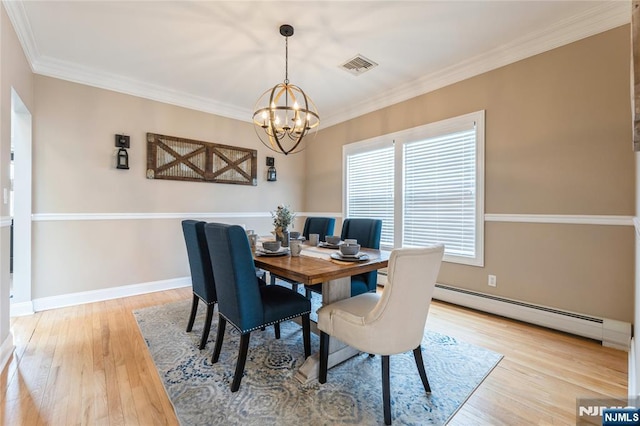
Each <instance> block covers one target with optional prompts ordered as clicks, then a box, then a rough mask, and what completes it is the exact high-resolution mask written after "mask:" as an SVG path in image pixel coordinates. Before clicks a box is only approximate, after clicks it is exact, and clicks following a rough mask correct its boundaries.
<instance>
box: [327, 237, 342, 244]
mask: <svg viewBox="0 0 640 426" xmlns="http://www.w3.org/2000/svg"><path fill="white" fill-rule="evenodd" d="M324 240H325V241H326V242H327V243H329V244H338V243H339V242H340V236H339V235H327V236H326V237H324Z"/></svg>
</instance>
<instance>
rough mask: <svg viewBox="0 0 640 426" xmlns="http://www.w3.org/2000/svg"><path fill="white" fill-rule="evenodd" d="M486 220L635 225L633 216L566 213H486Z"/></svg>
mask: <svg viewBox="0 0 640 426" xmlns="http://www.w3.org/2000/svg"><path fill="white" fill-rule="evenodd" d="M484 220H485V222H522V223H555V224H573V225H617V226H634V222H635V221H636V219H635V218H634V217H633V216H617V215H579V214H578V215H564V214H502V213H485V215H484ZM639 223H640V222H639Z"/></svg>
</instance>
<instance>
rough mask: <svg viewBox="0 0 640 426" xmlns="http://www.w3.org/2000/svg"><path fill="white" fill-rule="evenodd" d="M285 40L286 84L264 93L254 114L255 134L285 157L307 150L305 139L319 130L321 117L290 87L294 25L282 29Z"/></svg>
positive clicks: (307, 98)
mask: <svg viewBox="0 0 640 426" xmlns="http://www.w3.org/2000/svg"><path fill="white" fill-rule="evenodd" d="M280 34H281V35H283V36H284V38H285V72H284V83H280V84H276V85H275V86H274V87H273V88H271V89H269V90H267V91H266V92H264V93H263V94H262V95H261V96H260V99H258V102H256V106H255V108H254V111H255V112H254V113H253V123H254V124H255V129H256V133H257V135H258V138H260V140H261V141H262V143H263V144H264V145H265V146H266V147H267V148H269V149H271V150H273V151H276V152H280V153H282V154H284V155H289V154H295V153H298V152H300V151H302V150H303V149H305V148H306V142H307V139H308V138H306V139H305V136H308V135H309V132H310V131H312V130H313V134H315V132H316V131H317V130H318V125H319V124H320V116H319V115H318V110H317V109H316V106H315V104H314V103H313V101H312V100H311V98H309V97H308V96H307V95H306V94H305V93H304V91H303V90H302V89H301V88H299V87H298V86H296V85H293V84H290V83H289V37H291V36H292V35H293V27H292V26H291V25H287V24H285V25H281V26H280Z"/></svg>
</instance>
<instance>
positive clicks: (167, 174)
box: [147, 133, 258, 186]
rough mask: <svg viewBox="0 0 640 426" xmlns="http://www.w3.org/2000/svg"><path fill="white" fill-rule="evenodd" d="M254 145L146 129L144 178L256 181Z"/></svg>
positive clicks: (226, 181) (240, 182) (251, 183)
mask: <svg viewBox="0 0 640 426" xmlns="http://www.w3.org/2000/svg"><path fill="white" fill-rule="evenodd" d="M257 158H258V151H257V150H255V149H248V148H239V147H236V146H229V145H221V144H217V143H211V142H203V141H196V140H191V139H184V138H178V137H175V136H166V135H158V134H155V133H147V178H148V179H171V180H187V181H197V182H214V183H233V184H238V185H254V186H255V185H257V183H258V179H257Z"/></svg>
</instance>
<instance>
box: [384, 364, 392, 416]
mask: <svg viewBox="0 0 640 426" xmlns="http://www.w3.org/2000/svg"><path fill="white" fill-rule="evenodd" d="M390 387H391V386H390V384H389V355H382V405H383V406H384V424H385V425H390V424H391V391H390Z"/></svg>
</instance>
